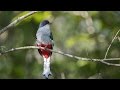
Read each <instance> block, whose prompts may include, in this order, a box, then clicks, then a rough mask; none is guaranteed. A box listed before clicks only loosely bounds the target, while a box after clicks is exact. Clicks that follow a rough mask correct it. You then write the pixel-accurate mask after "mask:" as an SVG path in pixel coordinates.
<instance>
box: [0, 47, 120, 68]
mask: <svg viewBox="0 0 120 90" xmlns="http://www.w3.org/2000/svg"><path fill="white" fill-rule="evenodd" d="M24 49H40V48H39V47H37V46H24V47H18V48H12V49H9V50H7V51H3V52H1V53H0V55H4V54H6V53H9V52H13V51H17V50H24ZM41 49H44V50H49V51H51V52H54V53H58V54H61V55H64V56H67V57H71V58H74V59H76V60H82V61H95V62H97V61H98V62H101V63H104V64H106V65H112V66H120V64H112V63H108V62H105V61H117V60H120V58H108V59H91V58H83V57H79V56H75V55H71V54H68V53H64V52H62V51H57V50H51V49H47V48H44V47H41Z"/></svg>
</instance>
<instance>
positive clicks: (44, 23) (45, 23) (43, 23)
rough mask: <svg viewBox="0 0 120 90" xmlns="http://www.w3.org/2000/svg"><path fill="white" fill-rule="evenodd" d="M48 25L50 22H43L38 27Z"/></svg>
mask: <svg viewBox="0 0 120 90" xmlns="http://www.w3.org/2000/svg"><path fill="white" fill-rule="evenodd" d="M48 24H50V22H49V21H48V20H43V21H42V22H41V23H40V27H43V26H45V25H48Z"/></svg>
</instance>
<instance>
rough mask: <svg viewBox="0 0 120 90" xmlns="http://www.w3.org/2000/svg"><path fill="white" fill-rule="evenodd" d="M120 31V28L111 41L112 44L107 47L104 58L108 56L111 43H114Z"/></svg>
mask: <svg viewBox="0 0 120 90" xmlns="http://www.w3.org/2000/svg"><path fill="white" fill-rule="evenodd" d="M119 32H120V30H118V31H117V33H116V35H115V36H114V38H113V39H112V41H111V43H110V45H109V46H108V48H107V51H106V53H105V57H104V58H106V57H107V54H108V51H109V49H110V47H111V45H112V43H113V42H114V40H115V39H116V37H117V35H118V33H119Z"/></svg>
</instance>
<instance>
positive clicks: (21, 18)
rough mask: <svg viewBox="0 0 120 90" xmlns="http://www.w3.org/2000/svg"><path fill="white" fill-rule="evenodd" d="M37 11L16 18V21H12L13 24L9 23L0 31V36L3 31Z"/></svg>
mask: <svg viewBox="0 0 120 90" xmlns="http://www.w3.org/2000/svg"><path fill="white" fill-rule="evenodd" d="M37 12H38V11H31V12H29V13H27V14H25V15H23V16H21V17H18V18H17V19H16V20H14V21H13V22H11V23H10V24H9V25H8V26H6V27H4V28H3V29H1V30H0V35H1V34H2V33H4V32H5V31H7V30H9V28H11V27H13V26H14V25H16V24H17V23H18V22H20V21H22V20H24V19H25V18H27V17H28V16H31V15H33V14H35V13H37Z"/></svg>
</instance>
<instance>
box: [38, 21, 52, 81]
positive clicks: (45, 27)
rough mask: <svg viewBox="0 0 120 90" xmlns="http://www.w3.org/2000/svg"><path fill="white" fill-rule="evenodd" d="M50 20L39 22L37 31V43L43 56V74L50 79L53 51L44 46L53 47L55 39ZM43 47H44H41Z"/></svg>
mask: <svg viewBox="0 0 120 90" xmlns="http://www.w3.org/2000/svg"><path fill="white" fill-rule="evenodd" d="M50 24H51V23H50V22H49V21H48V20H43V21H42V22H41V23H40V24H39V28H38V30H37V33H36V45H37V46H38V47H39V49H38V52H39V54H40V55H41V56H42V57H43V60H44V65H43V73H42V74H43V76H44V78H45V79H49V76H51V75H52V73H51V70H50V61H51V56H52V52H51V51H49V50H46V49H43V48H47V49H51V50H52V49H53V46H54V41H53V35H52V31H51V29H50ZM41 47H43V48H41Z"/></svg>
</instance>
